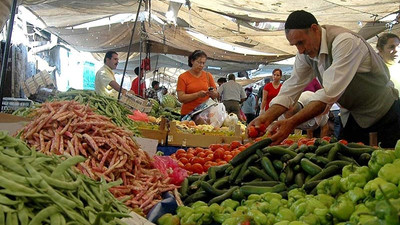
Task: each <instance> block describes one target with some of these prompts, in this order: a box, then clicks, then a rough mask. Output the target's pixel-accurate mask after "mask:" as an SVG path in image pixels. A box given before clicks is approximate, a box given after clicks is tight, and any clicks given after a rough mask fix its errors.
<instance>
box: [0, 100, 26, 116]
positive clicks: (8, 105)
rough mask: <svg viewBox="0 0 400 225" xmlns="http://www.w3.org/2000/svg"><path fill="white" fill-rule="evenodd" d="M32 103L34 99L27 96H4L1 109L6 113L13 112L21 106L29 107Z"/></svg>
mask: <svg viewBox="0 0 400 225" xmlns="http://www.w3.org/2000/svg"><path fill="white" fill-rule="evenodd" d="M31 105H32V101H31V100H29V99H25V98H7V97H6V98H3V104H2V105H1V111H2V112H4V113H13V112H14V111H16V110H18V109H21V108H28V107H30V106H31Z"/></svg>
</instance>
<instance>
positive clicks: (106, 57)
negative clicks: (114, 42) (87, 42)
mask: <svg viewBox="0 0 400 225" xmlns="http://www.w3.org/2000/svg"><path fill="white" fill-rule="evenodd" d="M113 54H116V55H118V53H117V52H115V51H108V52H106V55H105V56H104V63H106V59H111V58H112V55H113Z"/></svg>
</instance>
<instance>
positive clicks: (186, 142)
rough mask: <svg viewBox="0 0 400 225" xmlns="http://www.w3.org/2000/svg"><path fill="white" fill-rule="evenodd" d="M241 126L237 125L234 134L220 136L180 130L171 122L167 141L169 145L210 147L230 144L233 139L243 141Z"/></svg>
mask: <svg viewBox="0 0 400 225" xmlns="http://www.w3.org/2000/svg"><path fill="white" fill-rule="evenodd" d="M240 133H241V132H240V126H239V125H236V127H235V135H234V136H219V135H206V134H189V133H184V132H178V130H177V128H176V123H175V122H172V123H170V128H169V133H168V139H167V143H168V146H182V147H203V148H205V147H208V146H210V145H211V144H230V143H231V142H232V141H239V142H240V143H243V139H242V136H241V134H240Z"/></svg>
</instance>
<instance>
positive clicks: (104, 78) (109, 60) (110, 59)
mask: <svg viewBox="0 0 400 225" xmlns="http://www.w3.org/2000/svg"><path fill="white" fill-rule="evenodd" d="M117 65H118V54H117V53H116V52H114V51H108V52H107V53H106V55H105V56H104V65H103V66H102V67H101V68H100V69H99V70H98V71H97V73H96V78H95V81H94V88H95V91H96V93H97V94H100V95H105V96H109V97H114V98H117V97H118V92H119V89H120V86H119V84H118V83H117V82H116V81H115V75H114V72H113V70H115V69H116V68H117ZM126 92H127V90H125V89H122V91H121V94H126Z"/></svg>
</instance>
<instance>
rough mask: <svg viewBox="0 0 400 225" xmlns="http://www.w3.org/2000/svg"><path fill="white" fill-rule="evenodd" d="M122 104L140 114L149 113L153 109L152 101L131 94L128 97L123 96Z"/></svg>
mask: <svg viewBox="0 0 400 225" xmlns="http://www.w3.org/2000/svg"><path fill="white" fill-rule="evenodd" d="M120 102H121V103H122V104H124V105H125V106H127V107H128V108H130V109H132V110H135V109H136V110H139V111H140V112H145V113H149V112H150V111H151V109H152V107H151V105H152V103H151V101H149V100H147V99H143V98H141V97H139V96H136V95H132V94H129V93H127V94H126V95H121V99H120Z"/></svg>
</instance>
